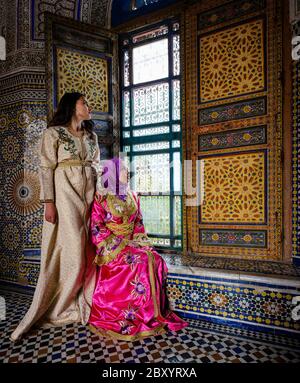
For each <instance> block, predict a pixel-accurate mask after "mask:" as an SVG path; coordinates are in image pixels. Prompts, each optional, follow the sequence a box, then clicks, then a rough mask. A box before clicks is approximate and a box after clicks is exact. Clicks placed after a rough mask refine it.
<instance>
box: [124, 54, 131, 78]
mask: <svg viewBox="0 0 300 383" xmlns="http://www.w3.org/2000/svg"><path fill="white" fill-rule="evenodd" d="M129 85H130V82H129V52H128V51H124V86H129Z"/></svg>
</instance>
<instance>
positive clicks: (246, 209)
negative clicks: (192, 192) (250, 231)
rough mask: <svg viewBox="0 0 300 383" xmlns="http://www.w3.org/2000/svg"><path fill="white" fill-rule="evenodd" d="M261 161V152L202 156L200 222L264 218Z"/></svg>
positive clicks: (262, 219)
mask: <svg viewBox="0 0 300 383" xmlns="http://www.w3.org/2000/svg"><path fill="white" fill-rule="evenodd" d="M264 162H265V155H264V153H263V152H256V153H246V154H233V155H226V156H218V157H208V158H205V159H203V158H202V160H201V164H202V166H201V172H202V179H203V183H204V192H203V194H204V195H203V204H202V205H201V222H204V223H207V222H237V223H244V222H249V223H262V222H264V221H265V202H264V199H265V193H266V190H265V164H264Z"/></svg>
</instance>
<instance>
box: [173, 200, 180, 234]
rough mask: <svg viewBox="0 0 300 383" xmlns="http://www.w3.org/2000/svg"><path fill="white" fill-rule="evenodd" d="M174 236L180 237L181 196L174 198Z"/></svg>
mask: <svg viewBox="0 0 300 383" xmlns="http://www.w3.org/2000/svg"><path fill="white" fill-rule="evenodd" d="M174 234H175V235H181V196H175V197H174Z"/></svg>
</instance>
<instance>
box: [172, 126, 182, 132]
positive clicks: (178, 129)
mask: <svg viewBox="0 0 300 383" xmlns="http://www.w3.org/2000/svg"><path fill="white" fill-rule="evenodd" d="M172 131H173V132H180V125H177V124H176V125H172Z"/></svg>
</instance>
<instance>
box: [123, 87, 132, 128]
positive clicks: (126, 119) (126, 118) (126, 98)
mask: <svg viewBox="0 0 300 383" xmlns="http://www.w3.org/2000/svg"><path fill="white" fill-rule="evenodd" d="M129 125H130V93H129V92H124V93H123V126H124V127H125V128H127V127H129Z"/></svg>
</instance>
